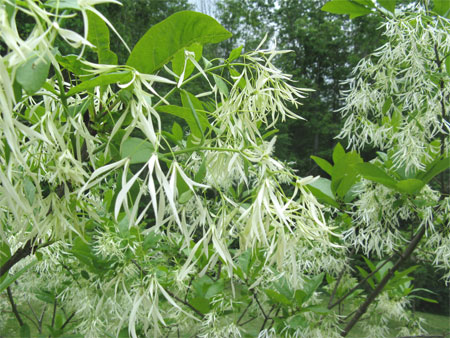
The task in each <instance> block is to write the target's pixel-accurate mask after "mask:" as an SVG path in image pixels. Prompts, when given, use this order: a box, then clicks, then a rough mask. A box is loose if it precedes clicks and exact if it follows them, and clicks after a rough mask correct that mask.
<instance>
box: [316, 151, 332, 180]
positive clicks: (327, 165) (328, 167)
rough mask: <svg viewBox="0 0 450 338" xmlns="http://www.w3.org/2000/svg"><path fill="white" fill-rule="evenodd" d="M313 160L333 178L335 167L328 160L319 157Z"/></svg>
mask: <svg viewBox="0 0 450 338" xmlns="http://www.w3.org/2000/svg"><path fill="white" fill-rule="evenodd" d="M311 159H312V160H313V161H314V162H316V163H317V165H318V166H319V167H320V168H321V169H322V170H323V171H325V172H326V173H327V174H328V175H330V176H331V173H332V172H333V166H332V165H331V163H330V162H328V161H327V160H324V159H323V158H320V157H317V156H311Z"/></svg>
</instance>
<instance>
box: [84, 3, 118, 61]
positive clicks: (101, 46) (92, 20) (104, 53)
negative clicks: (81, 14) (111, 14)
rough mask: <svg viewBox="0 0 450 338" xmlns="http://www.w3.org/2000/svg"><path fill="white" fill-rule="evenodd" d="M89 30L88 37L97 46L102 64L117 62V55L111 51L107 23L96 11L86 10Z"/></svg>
mask: <svg viewBox="0 0 450 338" xmlns="http://www.w3.org/2000/svg"><path fill="white" fill-rule="evenodd" d="M86 13H87V18H88V24H89V30H88V36H87V39H88V40H89V42H91V43H92V44H93V45H94V46H96V47H97V50H96V52H97V55H98V62H99V63H102V64H113V65H116V64H117V55H116V54H114V53H113V52H111V51H110V49H109V48H110V47H109V29H108V26H107V25H106V23H105V22H104V21H103V20H102V19H101V18H100V17H99V16H98V15H97V14H95V13H93V12H91V11H86Z"/></svg>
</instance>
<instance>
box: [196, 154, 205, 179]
mask: <svg viewBox="0 0 450 338" xmlns="http://www.w3.org/2000/svg"><path fill="white" fill-rule="evenodd" d="M205 176H206V157H204V158H203V160H202V163H201V164H200V168H198V171H197V172H196V173H195V176H194V181H195V182H199V183H201V182H202V181H203V179H204V178H205Z"/></svg>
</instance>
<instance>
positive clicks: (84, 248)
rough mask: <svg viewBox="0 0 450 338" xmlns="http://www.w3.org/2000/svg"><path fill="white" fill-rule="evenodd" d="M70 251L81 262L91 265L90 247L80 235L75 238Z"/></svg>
mask: <svg viewBox="0 0 450 338" xmlns="http://www.w3.org/2000/svg"><path fill="white" fill-rule="evenodd" d="M71 252H72V254H73V255H74V256H75V257H76V258H78V260H79V261H80V262H81V263H83V264H86V265H88V266H92V259H93V258H94V256H93V255H92V251H91V248H90V247H89V245H88V244H87V243H86V242H84V241H83V240H82V239H81V238H80V237H77V238H76V239H75V241H74V243H73V245H72V250H71Z"/></svg>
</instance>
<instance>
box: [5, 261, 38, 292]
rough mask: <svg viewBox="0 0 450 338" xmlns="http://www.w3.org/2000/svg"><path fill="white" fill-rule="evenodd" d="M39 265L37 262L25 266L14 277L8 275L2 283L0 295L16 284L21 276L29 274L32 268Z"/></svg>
mask: <svg viewBox="0 0 450 338" xmlns="http://www.w3.org/2000/svg"><path fill="white" fill-rule="evenodd" d="M36 263H37V260H34V261H32V262H31V263H29V264H27V265H25V266H24V267H23V268H22V269H20V270H19V271H18V272H16V273H15V274H14V275H7V277H6V278H5V279H4V280H3V281H2V282H1V283H0V294H1V293H2V292H3V291H5V290H6V288H7V287H8V286H10V285H11V284H12V283H14V282H15V281H16V280H17V279H18V278H19V277H20V276H22V275H23V274H24V273H25V272H27V271H28V270H29V269H30V268H31V267H33V266H34V265H35V264H36Z"/></svg>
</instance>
